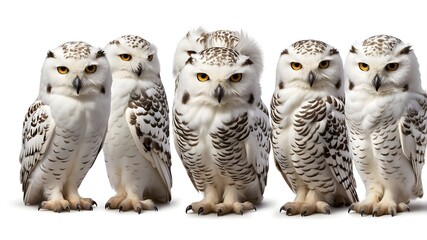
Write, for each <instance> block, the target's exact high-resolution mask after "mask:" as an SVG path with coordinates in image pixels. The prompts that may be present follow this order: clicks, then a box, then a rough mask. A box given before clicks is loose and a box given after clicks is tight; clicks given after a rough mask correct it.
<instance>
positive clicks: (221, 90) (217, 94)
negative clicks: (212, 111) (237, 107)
mask: <svg viewBox="0 0 427 240" xmlns="http://www.w3.org/2000/svg"><path fill="white" fill-rule="evenodd" d="M223 96H224V88H223V87H222V86H221V85H218V87H216V89H215V97H216V98H218V103H221V99H222V97H223Z"/></svg>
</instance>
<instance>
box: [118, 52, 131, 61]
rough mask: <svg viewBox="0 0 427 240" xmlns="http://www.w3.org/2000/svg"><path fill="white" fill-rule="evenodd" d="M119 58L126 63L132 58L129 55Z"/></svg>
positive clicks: (121, 55)
mask: <svg viewBox="0 0 427 240" xmlns="http://www.w3.org/2000/svg"><path fill="white" fill-rule="evenodd" d="M119 56H120V58H121V59H122V60H123V61H126V62H127V61H130V60H131V59H132V56H131V55H129V54H120V55H119Z"/></svg>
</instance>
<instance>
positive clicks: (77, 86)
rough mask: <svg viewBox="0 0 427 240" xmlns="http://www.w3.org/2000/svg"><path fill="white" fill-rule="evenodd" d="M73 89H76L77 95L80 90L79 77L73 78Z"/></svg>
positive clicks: (80, 82) (80, 81)
mask: <svg viewBox="0 0 427 240" xmlns="http://www.w3.org/2000/svg"><path fill="white" fill-rule="evenodd" d="M73 87H74V88H75V89H76V92H77V94H79V93H80V89H81V88H82V80H81V79H80V78H79V77H76V78H74V80H73Z"/></svg>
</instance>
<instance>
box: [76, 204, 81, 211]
mask: <svg viewBox="0 0 427 240" xmlns="http://www.w3.org/2000/svg"><path fill="white" fill-rule="evenodd" d="M76 210H77V211H79V212H80V210H81V207H80V203H77V205H76Z"/></svg>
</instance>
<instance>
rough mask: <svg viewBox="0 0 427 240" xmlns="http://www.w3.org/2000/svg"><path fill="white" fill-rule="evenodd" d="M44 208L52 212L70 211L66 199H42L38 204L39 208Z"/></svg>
mask: <svg viewBox="0 0 427 240" xmlns="http://www.w3.org/2000/svg"><path fill="white" fill-rule="evenodd" d="M40 209H46V210H50V211H54V212H58V213H60V212H69V211H70V203H69V202H68V201H67V200H64V199H61V200H50V201H43V202H42V203H40V205H39V209H38V210H40Z"/></svg>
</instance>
